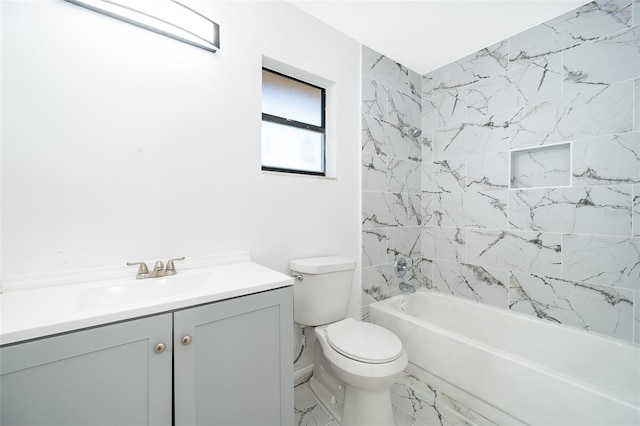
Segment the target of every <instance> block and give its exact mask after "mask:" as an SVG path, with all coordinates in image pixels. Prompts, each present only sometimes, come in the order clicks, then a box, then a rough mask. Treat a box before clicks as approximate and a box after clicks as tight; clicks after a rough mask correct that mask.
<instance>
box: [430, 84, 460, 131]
mask: <svg viewBox="0 0 640 426" xmlns="http://www.w3.org/2000/svg"><path fill="white" fill-rule="evenodd" d="M465 94H466V92H465V90H464V89H461V90H451V91H450V92H446V93H444V94H442V95H439V96H433V97H430V98H428V99H424V100H423V101H422V127H423V130H433V129H438V128H440V127H448V126H453V125H455V124H458V123H462V122H463V121H465V118H466V116H467V111H466V104H467V103H466V99H465Z"/></svg>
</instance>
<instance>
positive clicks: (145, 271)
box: [127, 256, 184, 280]
mask: <svg viewBox="0 0 640 426" xmlns="http://www.w3.org/2000/svg"><path fill="white" fill-rule="evenodd" d="M176 260H184V256H182V257H176V258H173V259H169V260H168V261H167V266H166V267H165V266H164V263H162V261H161V260H158V261H157V262H156V263H155V265H153V271H151V272H149V268H148V267H147V264H146V263H144V262H127V266H134V265H140V266H139V267H138V273H137V274H136V279H137V280H143V279H145V278H159V277H165V276H168V275H175V274H176V273H177V271H176V266H175V265H174V264H173V262H175V261H176Z"/></svg>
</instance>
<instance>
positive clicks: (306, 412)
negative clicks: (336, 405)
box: [293, 383, 337, 426]
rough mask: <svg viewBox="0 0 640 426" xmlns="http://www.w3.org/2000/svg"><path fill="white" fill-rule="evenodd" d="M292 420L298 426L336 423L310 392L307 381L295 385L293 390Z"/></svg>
mask: <svg viewBox="0 0 640 426" xmlns="http://www.w3.org/2000/svg"><path fill="white" fill-rule="evenodd" d="M293 394H294V404H293V405H294V420H295V424H296V425H299V426H327V425H337V423H335V421H334V420H333V418H332V417H331V416H330V415H329V414H328V413H327V412H326V411H325V409H324V408H322V406H321V405H320V403H319V402H318V400H317V399H316V397H315V396H314V395H313V393H312V392H311V388H310V387H309V384H308V383H303V384H301V385H298V386H296V388H295V391H294V393H293Z"/></svg>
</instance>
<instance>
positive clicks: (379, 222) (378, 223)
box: [362, 192, 421, 229]
mask: <svg viewBox="0 0 640 426" xmlns="http://www.w3.org/2000/svg"><path fill="white" fill-rule="evenodd" d="M420 207H421V203H420V194H406V193H391V192H364V193H363V194H362V227H363V229H369V228H387V227H393V226H416V225H420V223H421V221H420V218H421V215H420V210H421V208H420Z"/></svg>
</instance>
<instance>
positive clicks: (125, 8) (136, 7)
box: [66, 0, 220, 52]
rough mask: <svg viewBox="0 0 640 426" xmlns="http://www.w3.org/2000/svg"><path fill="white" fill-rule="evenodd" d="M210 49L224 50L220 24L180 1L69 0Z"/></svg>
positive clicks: (212, 50) (211, 50)
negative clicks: (221, 46)
mask: <svg viewBox="0 0 640 426" xmlns="http://www.w3.org/2000/svg"><path fill="white" fill-rule="evenodd" d="M66 1H68V2H69V3H73V4H77V5H78V6H82V7H85V8H87V9H90V10H93V11H95V12H99V13H102V14H104V15H107V16H110V17H112V18H116V19H119V20H121V21H124V22H128V23H130V24H133V25H136V26H138V27H141V28H144V29H147V30H149V31H153V32H156V33H158V34H162V35H164V36H167V37H171V38H173V39H175V40H179V41H182V42H184V43H188V44H191V45H193V46H196V47H199V48H201V49H205V50H208V51H210V52H216V51H217V50H218V49H220V26H219V25H218V24H216V23H215V22H213V21H212V20H210V19H209V18H207V17H206V16H204V15H201V14H200V13H198V12H196V11H195V10H193V9H191V8H189V7H187V6H185V5H184V4H182V3H180V2H178V1H176V0H66Z"/></svg>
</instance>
